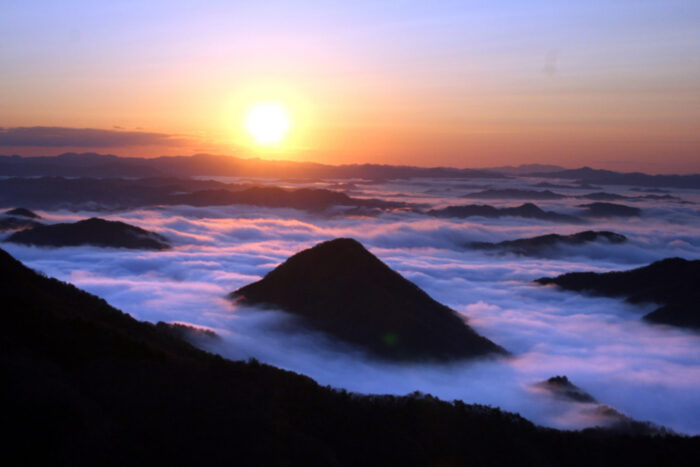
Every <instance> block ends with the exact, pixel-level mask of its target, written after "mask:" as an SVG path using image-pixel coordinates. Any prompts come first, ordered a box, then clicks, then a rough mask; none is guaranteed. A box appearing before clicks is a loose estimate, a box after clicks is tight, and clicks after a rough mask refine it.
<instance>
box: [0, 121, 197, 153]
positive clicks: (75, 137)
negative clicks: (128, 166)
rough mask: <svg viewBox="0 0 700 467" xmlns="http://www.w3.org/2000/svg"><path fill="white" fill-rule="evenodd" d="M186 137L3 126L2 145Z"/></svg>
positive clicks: (109, 144) (168, 142) (116, 143)
mask: <svg viewBox="0 0 700 467" xmlns="http://www.w3.org/2000/svg"><path fill="white" fill-rule="evenodd" d="M182 142H184V139H182V138H181V137H178V136H175V135H169V134H165V133H153V132H146V131H122V130H118V131H117V130H102V129H96V128H67V127H49V126H33V127H14V128H0V146H8V147H9V146H17V147H20V146H35V147H75V148H119V147H125V146H172V145H177V144H180V143H182Z"/></svg>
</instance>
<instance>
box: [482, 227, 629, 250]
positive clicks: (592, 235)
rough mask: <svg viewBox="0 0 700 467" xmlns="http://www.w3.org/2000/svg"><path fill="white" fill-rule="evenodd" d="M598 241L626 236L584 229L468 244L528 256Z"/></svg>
mask: <svg viewBox="0 0 700 467" xmlns="http://www.w3.org/2000/svg"><path fill="white" fill-rule="evenodd" d="M598 241H605V242H608V243H612V244H616V243H624V242H626V241H627V237H625V236H624V235H621V234H618V233H615V232H607V231H593V230H586V231H585V232H578V233H575V234H571V235H558V234H549V235H539V236H537V237H529V238H519V239H517V240H506V241H503V242H498V243H491V242H472V243H469V244H468V246H469V247H470V248H475V249H477V250H499V251H503V252H509V253H514V254H517V255H524V256H528V255H538V254H541V253H542V252H544V251H545V250H547V249H551V248H556V247H557V246H561V245H585V244H587V243H591V242H598Z"/></svg>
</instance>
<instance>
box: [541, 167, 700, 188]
mask: <svg viewBox="0 0 700 467" xmlns="http://www.w3.org/2000/svg"><path fill="white" fill-rule="evenodd" d="M528 175H529V176H532V177H540V178H556V179H568V180H575V181H577V182H578V183H592V184H596V185H623V186H638V187H652V188H692V189H696V190H697V189H700V174H692V175H648V174H644V173H640V172H630V173H623V172H614V171H611V170H597V169H592V168H590V167H582V168H580V169H569V170H561V171H558V172H550V171H538V172H533V173H530V174H528Z"/></svg>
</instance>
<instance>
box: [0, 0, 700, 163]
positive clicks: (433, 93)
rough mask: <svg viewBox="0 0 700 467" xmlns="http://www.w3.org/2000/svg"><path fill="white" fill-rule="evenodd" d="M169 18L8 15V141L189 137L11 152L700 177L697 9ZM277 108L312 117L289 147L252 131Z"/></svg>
mask: <svg viewBox="0 0 700 467" xmlns="http://www.w3.org/2000/svg"><path fill="white" fill-rule="evenodd" d="M166 3H167V2H166ZM166 3H163V4H161V5H160V7H162V8H161V9H159V8H158V6H159V5H157V4H158V2H154V4H156V5H148V6H134V5H128V6H124V5H87V6H86V5H83V4H82V3H81V2H76V3H75V4H73V2H66V4H62V7H61V8H58V7H57V6H56V5H54V4H53V3H51V2H45V3H42V2H27V5H25V4H24V3H23V4H22V5H15V6H11V7H9V8H6V9H7V10H9V14H7V15H3V18H0V26H1V27H2V28H3V30H4V31H6V32H5V36H6V37H9V38H10V39H8V44H7V45H8V46H7V47H5V48H3V49H2V50H0V65H2V69H3V73H2V75H0V88H1V89H3V92H2V93H0V108H1V109H2V112H1V113H0V127H4V128H5V130H4V131H6V132H7V131H8V129H13V128H17V127H66V128H91V129H104V130H113V131H118V132H120V131H131V132H139V131H144V132H155V133H162V134H164V135H173V137H172V138H162V139H160V140H158V141H157V142H153V143H149V144H146V145H126V144H117V143H114V141H112V142H111V143H110V144H106V145H103V146H86V145H85V144H77V145H71V144H69V143H65V144H64V143H62V144H60V145H53V146H51V145H48V144H42V145H33V143H32V141H27V140H22V141H20V142H18V140H17V139H16V138H15V139H12V140H11V139H7V138H6V139H5V140H3V137H2V133H1V132H0V153H3V154H12V153H17V154H22V155H39V154H41V155H47V154H58V153H62V152H68V151H79V152H83V151H97V152H104V153H113V154H119V155H138V156H157V155H164V154H191V153H198V152H211V153H217V154H234V155H243V156H260V157H267V158H285V159H295V160H313V161H317V162H323V163H330V164H337V163H364V162H373V163H389V164H410V165H421V166H433V165H450V166H458V167H484V166H496V165H505V164H514V165H518V164H525V163H552V164H559V165H563V166H569V167H575V166H582V165H590V166H594V167H600V168H609V169H614V170H622V171H634V170H644V171H649V172H655V173H668V172H678V173H686V172H700V131H698V129H700V59H699V58H698V57H700V46H699V44H700V33H699V32H698V28H697V27H696V25H697V24H698V23H697V19H698V18H700V7H697V8H696V7H693V6H692V5H690V6H688V5H689V3H688V2H675V1H667V2H641V3H640V2H632V1H630V2H620V3H619V4H616V5H615V6H605V5H607V3H605V2H591V4H590V5H586V6H567V7H564V6H561V5H559V6H556V5H557V3H556V2H539V1H535V2H527V4H526V3H525V2H517V1H504V2H495V3H496V4H498V5H499V8H496V7H495V6H493V7H484V6H480V4H479V3H478V2H474V3H472V2H455V3H452V2H446V3H445V5H434V6H432V7H429V6H426V5H424V4H423V3H422V2H406V3H405V4H404V5H403V7H402V8H400V9H399V8H398V7H396V9H392V8H393V7H391V6H388V5H384V6H377V5H376V4H374V3H372V2H367V3H366V4H365V3H364V2H359V3H358V5H356V6H352V7H350V6H347V5H343V4H338V5H335V6H333V7H331V6H329V5H328V2H325V3H324V2H309V5H313V6H314V7H315V8H308V9H300V8H292V7H291V6H290V5H288V4H285V3H282V2H272V4H274V5H276V7H273V6H270V5H268V6H259V7H255V6H246V7H245V8H243V7H241V6H240V5H237V6H231V2H207V3H206V5H204V6H202V5H200V6H197V4H195V3H191V4H190V3H189V2H182V4H180V3H178V4H177V5H176V6H172V5H168V6H167V9H166ZM39 6H41V7H42V8H39ZM243 19H245V21H244V20H243ZM49 26H50V27H51V28H49ZM269 99H275V100H279V101H281V102H284V103H285V105H286V106H287V107H288V108H289V109H290V116H291V119H292V129H291V131H290V133H289V134H288V137H287V138H286V140H285V142H284V144H283V145H282V146H281V147H279V148H276V149H274V150H270V149H265V148H262V147H259V146H256V145H255V144H252V141H251V138H250V136H249V135H247V134H246V133H245V132H244V131H243V116H244V114H245V109H246V108H247V107H248V106H250V104H251V103H254V102H256V101H260V100H269ZM6 136H7V135H6ZM3 141H4V142H3ZM7 141H10V142H12V143H13V144H7Z"/></svg>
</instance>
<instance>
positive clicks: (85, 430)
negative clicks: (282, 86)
mask: <svg viewBox="0 0 700 467" xmlns="http://www.w3.org/2000/svg"><path fill="white" fill-rule="evenodd" d="M0 300H1V301H2V303H3V307H2V309H1V310H2V318H3V326H0V343H1V344H2V345H0V372H1V374H2V375H3V378H4V380H3V385H2V390H1V391H0V403H1V404H2V405H1V407H2V410H3V423H4V425H5V426H6V427H11V430H9V431H7V432H6V434H5V435H4V436H3V437H2V439H1V440H0V448H2V450H3V456H4V457H5V458H6V459H13V458H14V459H15V465H49V464H50V465H146V464H149V465H162V464H166V463H170V464H172V465H223V464H226V465H234V464H236V465H266V464H267V465H269V464H274V465H397V464H412V465H416V464H419V465H440V464H441V465H464V464H466V463H469V464H472V465H486V464H489V465H545V466H546V465H655V464H662V463H663V464H665V465H697V464H698V462H700V439H698V438H684V437H676V436H665V437H631V436H627V435H623V436H620V435H615V434H612V433H610V432H607V431H604V430H588V431H585V432H580V433H579V432H562V431H556V430H550V429H542V428H538V427H536V426H534V425H532V424H531V423H529V422H528V421H526V420H524V419H522V418H521V417H519V416H517V415H513V414H509V413H505V412H501V411H499V410H497V409H491V408H487V407H483V406H472V405H465V404H462V403H455V404H450V403H446V402H441V401H438V400H436V399H434V398H431V397H427V396H419V395H414V396H411V397H392V396H374V397H367V396H365V397H363V396H355V395H351V394H348V393H345V392H336V391H333V390H331V389H328V388H323V387H320V386H318V385H317V384H316V383H314V382H313V381H312V380H310V379H309V378H306V377H302V376H299V375H295V374H293V373H290V372H286V371H282V370H278V369H275V368H272V367H269V366H265V365H260V364H257V363H255V362H251V363H241V362H231V361H227V360H224V359H222V358H219V357H216V356H213V355H211V354H207V353H205V352H203V351H200V350H197V349H195V348H194V347H192V346H190V345H189V344H187V343H185V342H184V341H181V340H179V339H177V338H176V337H173V335H172V333H171V332H169V331H167V330H166V331H165V332H163V331H162V329H163V328H167V327H165V326H154V325H151V324H148V323H143V322H138V321H136V320H134V319H133V318H131V317H129V316H128V315H126V314H124V313H121V312H120V311H118V310H116V309H114V308H112V307H111V306H109V305H108V304H107V303H106V302H105V301H104V300H102V299H100V298H98V297H95V296H94V295H90V294H88V293H86V292H83V291H81V290H79V289H77V288H75V287H73V286H72V285H69V284H66V283H63V282H60V281H57V280H55V279H49V278H47V277H45V276H42V275H40V274H37V273H35V272H34V271H32V270H30V269H28V268H26V267H24V266H23V265H22V264H21V263H19V262H18V261H16V260H15V259H14V258H12V257H11V256H10V255H8V254H7V253H6V252H4V251H3V250H0Z"/></svg>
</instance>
